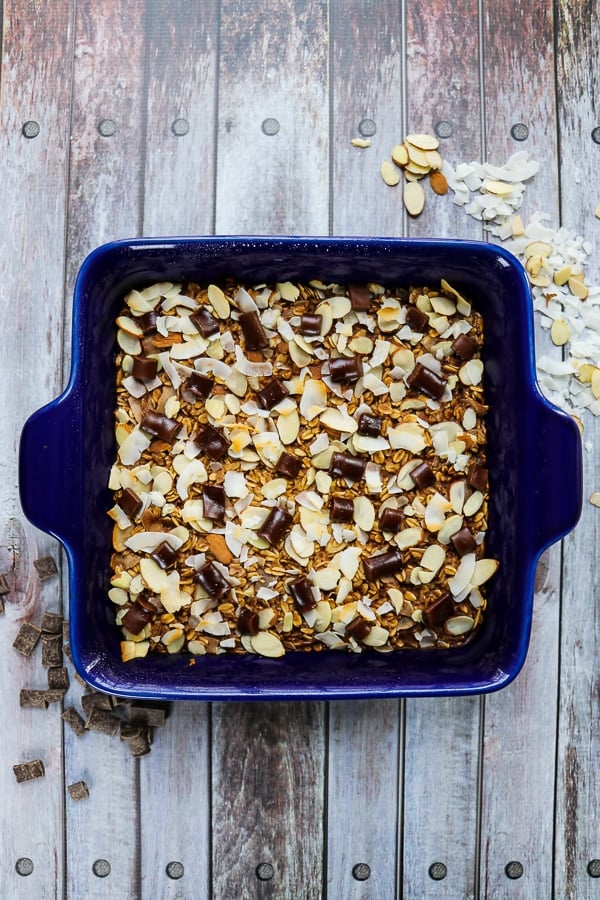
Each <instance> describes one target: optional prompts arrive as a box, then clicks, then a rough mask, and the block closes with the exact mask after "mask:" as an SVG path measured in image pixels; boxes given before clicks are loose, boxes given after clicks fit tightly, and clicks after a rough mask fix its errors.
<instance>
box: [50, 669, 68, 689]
mask: <svg viewBox="0 0 600 900" xmlns="http://www.w3.org/2000/svg"><path fill="white" fill-rule="evenodd" d="M47 675H48V687H49V688H50V690H51V691H66V690H68V688H69V684H70V682H69V672H68V670H67V669H66V668H65V666H50V668H49V669H48V672H47Z"/></svg>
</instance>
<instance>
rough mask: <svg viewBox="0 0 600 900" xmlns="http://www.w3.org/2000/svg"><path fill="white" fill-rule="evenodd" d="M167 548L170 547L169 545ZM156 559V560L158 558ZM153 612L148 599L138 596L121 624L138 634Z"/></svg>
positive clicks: (153, 609) (132, 632) (154, 609)
mask: <svg viewBox="0 0 600 900" xmlns="http://www.w3.org/2000/svg"><path fill="white" fill-rule="evenodd" d="M163 543H165V542H163ZM169 549H171V547H170V546H169ZM155 552H156V551H155ZM152 556H153V558H154V559H156V557H155V556H154V554H152ZM156 561H157V562H158V560H156ZM159 565H161V566H162V567H163V569H164V568H166V566H163V565H162V563H159ZM155 613H156V608H155V607H154V606H153V605H152V604H151V603H150V602H149V601H148V600H144V598H143V597H138V598H137V600H136V601H135V603H133V604H132V606H130V608H129V609H128V610H127V612H126V613H125V615H124V616H123V618H122V619H121V625H122V626H123V627H124V628H126V629H127V631H129V632H131V634H139V633H140V631H143V629H144V628H145V627H146V625H147V624H148V622H150V620H151V619H152V616H153V615H154V614H155Z"/></svg>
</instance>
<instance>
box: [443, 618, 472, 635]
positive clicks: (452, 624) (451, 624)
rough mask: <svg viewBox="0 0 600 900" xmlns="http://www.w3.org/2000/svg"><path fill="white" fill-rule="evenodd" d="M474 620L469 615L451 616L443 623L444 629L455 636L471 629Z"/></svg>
mask: <svg viewBox="0 0 600 900" xmlns="http://www.w3.org/2000/svg"><path fill="white" fill-rule="evenodd" d="M474 624H475V620H474V619H472V618H471V616H452V618H450V619H447V620H446V622H445V623H444V629H445V631H447V632H448V634H451V635H453V636H455V637H458V635H461V634H467V633H468V632H469V631H472V630H473V626H474Z"/></svg>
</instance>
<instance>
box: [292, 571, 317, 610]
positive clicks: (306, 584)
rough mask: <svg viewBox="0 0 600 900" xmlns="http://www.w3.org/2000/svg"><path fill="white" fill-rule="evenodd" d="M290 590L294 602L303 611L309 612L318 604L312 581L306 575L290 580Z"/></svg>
mask: <svg viewBox="0 0 600 900" xmlns="http://www.w3.org/2000/svg"><path fill="white" fill-rule="evenodd" d="M288 591H289V592H290V594H291V595H292V597H293V598H294V603H295V604H296V606H297V607H298V611H299V612H301V613H305V612H308V610H309V609H314V608H315V606H316V605H317V601H316V600H315V595H314V594H313V590H312V587H311V584H310V581H309V580H308V578H307V577H306V576H305V575H301V576H300V577H299V578H295V579H294V581H290V583H289V584H288Z"/></svg>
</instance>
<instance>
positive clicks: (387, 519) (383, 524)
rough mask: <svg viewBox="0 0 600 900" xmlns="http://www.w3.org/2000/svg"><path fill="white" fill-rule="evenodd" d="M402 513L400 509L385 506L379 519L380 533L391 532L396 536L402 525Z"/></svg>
mask: <svg viewBox="0 0 600 900" xmlns="http://www.w3.org/2000/svg"><path fill="white" fill-rule="evenodd" d="M402 519H403V513H402V510H401V509H394V508H393V507H392V506H386V508H385V509H384V510H383V512H382V513H381V516H380V517H379V527H380V528H381V530H382V531H391V532H392V534H396V533H397V532H398V531H400V527H401V525H402Z"/></svg>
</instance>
